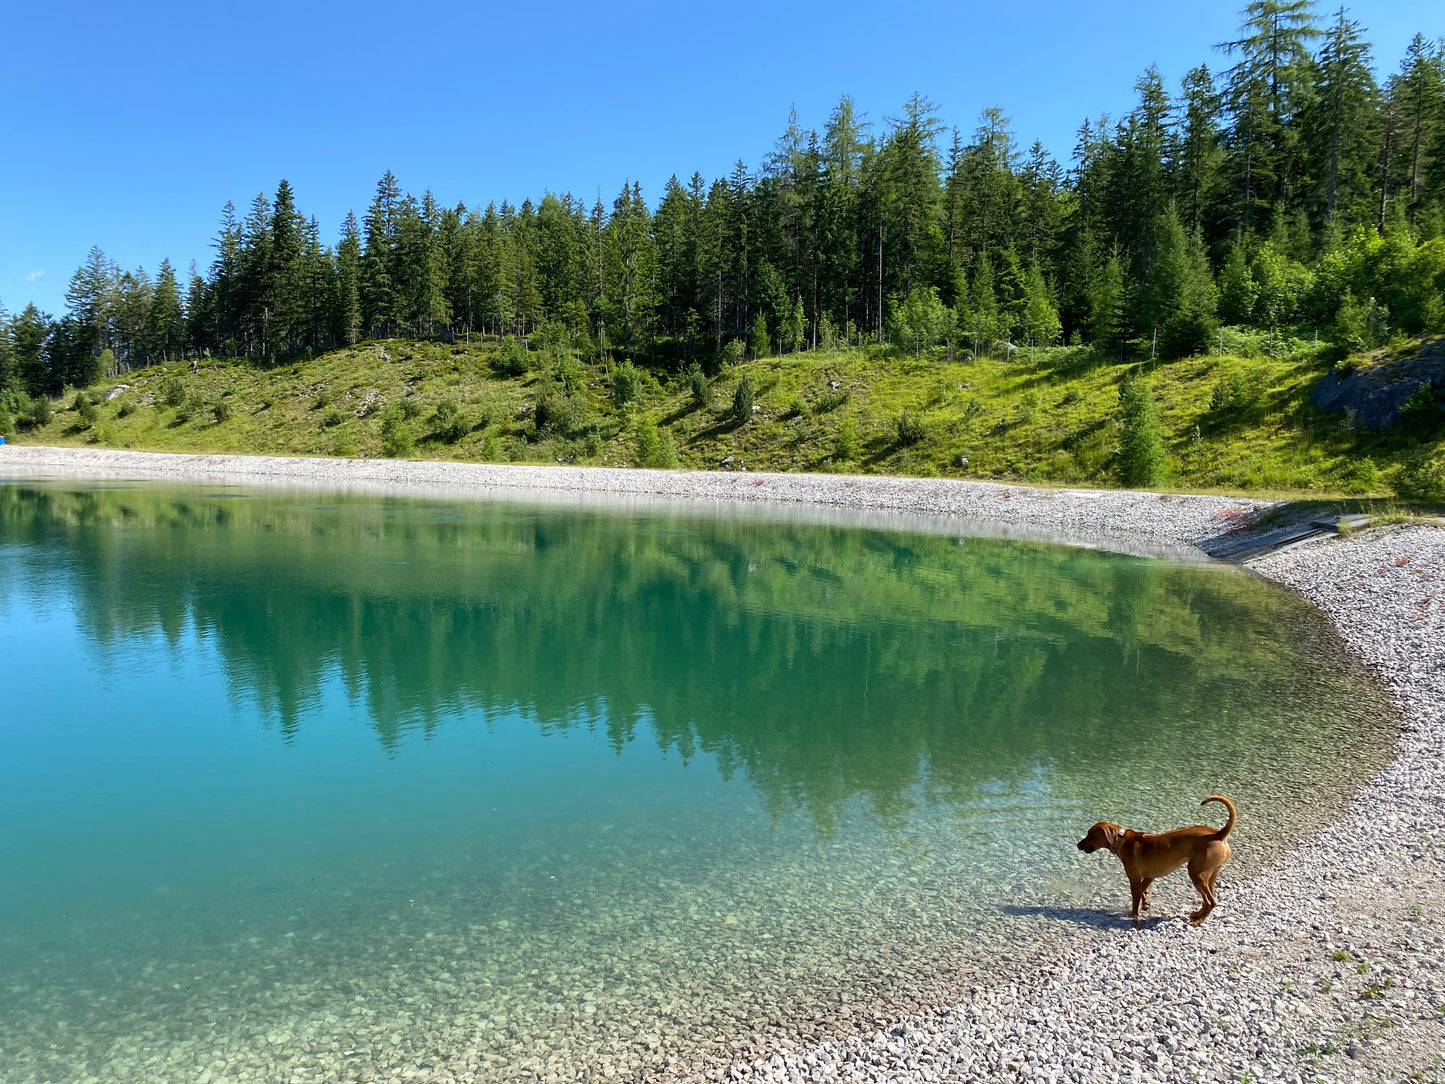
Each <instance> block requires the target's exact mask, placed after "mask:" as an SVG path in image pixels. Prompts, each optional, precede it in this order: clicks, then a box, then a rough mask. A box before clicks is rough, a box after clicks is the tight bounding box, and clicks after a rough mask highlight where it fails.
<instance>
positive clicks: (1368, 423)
mask: <svg viewBox="0 0 1445 1084" xmlns="http://www.w3.org/2000/svg"><path fill="white" fill-rule="evenodd" d="M1421 384H1427V385H1429V386H1430V387H1431V388H1433V389H1434V390H1435V393H1436V394H1437V395H1441V394H1445V338H1440V339H1435V340H1434V341H1433V342H1428V343H1426V344H1425V345H1424V346H1422V347H1421V348H1420V352H1419V353H1418V354H1413V355H1411V356H1410V357H1406V358H1395V359H1393V360H1391V361H1383V362H1380V363H1379V364H1377V365H1369V366H1367V367H1363V368H1359V369H1356V370H1355V371H1353V372H1351V373H1350V374H1349V375H1347V376H1340V375H1337V374H1335V373H1330V374H1329V375H1328V376H1326V377H1324V378H1323V379H1322V380H1321V381H1320V382H1319V383H1318V384H1316V385H1315V390H1314V402H1315V406H1317V407H1319V408H1320V409H1321V410H1323V411H1326V412H1327V413H1333V414H1343V413H1345V412H1346V411H1349V410H1353V411H1354V412H1355V424H1357V425H1361V426H1364V427H1365V428H1366V429H1393V428H1394V427H1395V426H1397V425H1399V424H1400V422H1401V417H1400V409H1401V408H1402V407H1403V406H1404V405H1405V404H1406V403H1408V402H1409V401H1410V398H1411V396H1413V395H1414V394H1415V392H1416V391H1417V390H1418V389H1419V387H1420V385H1421Z"/></svg>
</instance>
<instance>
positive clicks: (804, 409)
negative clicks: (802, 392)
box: [783, 395, 808, 418]
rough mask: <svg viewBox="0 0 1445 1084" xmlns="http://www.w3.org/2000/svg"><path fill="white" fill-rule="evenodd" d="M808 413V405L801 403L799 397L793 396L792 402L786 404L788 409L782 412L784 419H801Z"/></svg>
mask: <svg viewBox="0 0 1445 1084" xmlns="http://www.w3.org/2000/svg"><path fill="white" fill-rule="evenodd" d="M806 413H808V404H807V403H805V402H803V400H802V398H801V397H800V396H797V395H795V396H793V401H792V402H790V403H789V404H788V409H787V410H785V411H783V417H784V418H801V417H802V416H803V415H804V414H806Z"/></svg>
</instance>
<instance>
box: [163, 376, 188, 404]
mask: <svg viewBox="0 0 1445 1084" xmlns="http://www.w3.org/2000/svg"><path fill="white" fill-rule="evenodd" d="M185 401H186V386H185V385H184V384H182V383H181V378H180V377H178V376H173V377H171V378H170V379H168V380H167V381H166V382H165V383H164V384H162V385H161V402H162V403H164V404H165V405H166V406H168V407H178V406H180V405H181V404H182V403H184V402H185Z"/></svg>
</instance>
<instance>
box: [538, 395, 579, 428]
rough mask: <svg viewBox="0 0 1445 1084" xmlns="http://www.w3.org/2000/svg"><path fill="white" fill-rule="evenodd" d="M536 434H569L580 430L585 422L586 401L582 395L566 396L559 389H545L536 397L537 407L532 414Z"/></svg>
mask: <svg viewBox="0 0 1445 1084" xmlns="http://www.w3.org/2000/svg"><path fill="white" fill-rule="evenodd" d="M532 417H533V419H534V420H535V422H536V424H537V432H538V433H539V434H540V433H545V432H555V433H570V432H572V431H573V430H576V429H580V428H581V427H582V425H583V423H584V422H586V420H587V399H586V397H585V396H582V395H568V394H567V393H566V392H565V391H563V390H562V389H561V388H559V387H555V386H553V387H550V388H547V389H545V390H544V391H543V392H542V394H541V395H539V396H537V405H536V407H535V408H534V410H533V412H532Z"/></svg>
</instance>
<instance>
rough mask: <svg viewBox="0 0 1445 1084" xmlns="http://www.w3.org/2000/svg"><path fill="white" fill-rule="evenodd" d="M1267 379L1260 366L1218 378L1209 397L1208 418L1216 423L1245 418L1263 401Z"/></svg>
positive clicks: (1253, 366) (1235, 371) (1237, 370)
mask: <svg viewBox="0 0 1445 1084" xmlns="http://www.w3.org/2000/svg"><path fill="white" fill-rule="evenodd" d="M1266 383H1267V377H1266V374H1265V371H1264V369H1263V367H1262V366H1258V365H1252V366H1249V367H1248V368H1244V369H1235V370H1234V371H1233V372H1231V373H1228V374H1226V375H1225V376H1222V377H1220V378H1219V380H1218V381H1217V382H1216V383H1215V385H1214V392H1213V394H1211V395H1210V397H1209V416H1210V418H1211V419H1213V420H1214V421H1216V422H1225V421H1229V420H1230V419H1232V418H1240V417H1245V416H1247V415H1250V414H1253V413H1254V412H1255V411H1257V410H1258V409H1259V407H1260V406H1261V405H1262V404H1263V401H1264V393H1265V386H1266Z"/></svg>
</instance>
